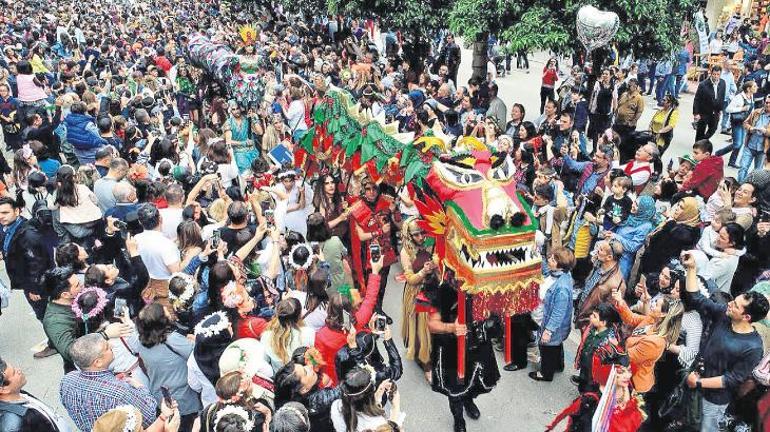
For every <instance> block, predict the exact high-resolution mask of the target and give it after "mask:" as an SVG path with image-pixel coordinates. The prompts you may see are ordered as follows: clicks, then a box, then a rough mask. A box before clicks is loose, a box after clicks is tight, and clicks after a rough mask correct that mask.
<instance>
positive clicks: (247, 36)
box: [238, 24, 257, 45]
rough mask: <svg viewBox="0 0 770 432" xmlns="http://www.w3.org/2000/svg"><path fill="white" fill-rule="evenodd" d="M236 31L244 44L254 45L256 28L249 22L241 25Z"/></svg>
mask: <svg viewBox="0 0 770 432" xmlns="http://www.w3.org/2000/svg"><path fill="white" fill-rule="evenodd" d="M238 33H239V34H240V35H241V40H243V44H244V45H254V43H256V42H257V29H255V28H254V27H253V26H252V25H250V24H248V25H244V26H241V28H240V29H238Z"/></svg>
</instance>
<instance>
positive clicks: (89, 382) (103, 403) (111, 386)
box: [59, 370, 157, 431]
mask: <svg viewBox="0 0 770 432" xmlns="http://www.w3.org/2000/svg"><path fill="white" fill-rule="evenodd" d="M59 395H60V397H61V402H62V405H64V408H66V409H67V413H68V414H69V416H70V417H71V418H72V420H73V421H74V423H75V426H77V427H78V429H80V430H81V431H90V430H91V429H92V428H93V426H94V423H95V422H96V420H97V419H98V418H99V416H101V415H102V414H104V413H106V412H107V411H109V410H111V409H113V408H115V407H117V406H120V405H131V406H134V407H136V408H137V409H138V410H139V411H141V412H142V426H143V427H145V428H147V427H149V426H150V425H151V424H152V423H153V422H154V421H155V418H156V415H155V409H156V407H157V401H156V400H155V398H154V397H153V396H152V395H151V394H150V392H149V391H148V390H147V389H146V388H143V387H142V388H135V387H133V386H131V385H130V384H128V383H127V382H125V381H121V380H119V379H117V378H116V377H115V375H113V374H112V372H110V371H108V370H105V371H98V372H92V371H73V372H70V373H68V374H67V375H65V376H64V378H62V382H61V389H60V390H59Z"/></svg>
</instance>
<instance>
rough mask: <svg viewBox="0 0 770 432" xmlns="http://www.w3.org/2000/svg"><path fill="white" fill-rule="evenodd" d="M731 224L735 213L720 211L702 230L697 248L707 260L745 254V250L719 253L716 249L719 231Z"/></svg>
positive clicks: (726, 210)
mask: <svg viewBox="0 0 770 432" xmlns="http://www.w3.org/2000/svg"><path fill="white" fill-rule="evenodd" d="M731 222H735V213H733V211H732V210H730V209H722V210H719V211H717V212H716V213H715V214H714V218H713V219H712V220H711V224H710V225H709V226H707V227H706V228H704V229H703V234H702V235H701V237H700V240H699V241H698V245H697V248H698V249H699V250H701V251H702V252H703V253H705V254H706V255H707V256H708V257H709V259H711V258H723V257H726V256H728V255H735V256H742V255H743V254H745V253H746V249H740V250H739V249H726V250H724V251H721V250H719V249H717V247H716V244H717V238H718V237H719V231H720V230H721V229H722V227H723V226H725V225H727V224H729V223H731Z"/></svg>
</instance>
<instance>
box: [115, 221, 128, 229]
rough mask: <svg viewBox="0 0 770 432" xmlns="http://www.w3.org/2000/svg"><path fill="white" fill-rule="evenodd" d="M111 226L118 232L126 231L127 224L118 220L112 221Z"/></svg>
mask: <svg viewBox="0 0 770 432" xmlns="http://www.w3.org/2000/svg"><path fill="white" fill-rule="evenodd" d="M112 226H114V227H115V229H116V230H118V231H125V230H126V229H128V224H127V223H126V222H124V221H122V220H120V219H116V220H114V221H112Z"/></svg>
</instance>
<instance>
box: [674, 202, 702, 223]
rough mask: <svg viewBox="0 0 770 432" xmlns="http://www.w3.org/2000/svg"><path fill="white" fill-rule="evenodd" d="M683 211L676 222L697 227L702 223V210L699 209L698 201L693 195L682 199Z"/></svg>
mask: <svg viewBox="0 0 770 432" xmlns="http://www.w3.org/2000/svg"><path fill="white" fill-rule="evenodd" d="M680 203H681V204H680V205H681V207H682V212H681V213H680V214H679V216H678V217H677V218H676V219H675V220H676V222H678V223H681V224H684V225H687V226H691V227H697V226H698V225H700V211H699V210H698V201H697V200H696V199H695V198H693V197H687V198H684V199H683V200H682V201H680Z"/></svg>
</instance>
